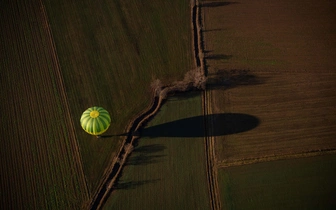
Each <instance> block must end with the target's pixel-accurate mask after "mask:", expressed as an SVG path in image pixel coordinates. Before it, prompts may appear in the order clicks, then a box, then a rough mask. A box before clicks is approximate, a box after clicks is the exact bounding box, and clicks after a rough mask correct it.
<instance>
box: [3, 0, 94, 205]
mask: <svg viewBox="0 0 336 210" xmlns="http://www.w3.org/2000/svg"><path fill="white" fill-rule="evenodd" d="M42 9H43V5H42V4H41V2H39V1H35V2H29V3H28V2H25V1H17V2H16V1H11V2H10V3H8V4H7V5H6V6H5V8H3V11H2V15H3V17H4V18H1V22H0V23H1V28H4V29H5V30H3V31H2V32H1V37H0V38H1V43H3V44H2V45H1V49H0V50H1V54H4V55H5V59H4V60H3V61H2V63H1V69H2V75H1V90H2V92H1V95H2V101H1V105H0V106H1V115H2V122H3V123H2V124H3V126H1V130H0V131H1V135H2V139H3V140H2V141H3V149H2V150H1V192H2V196H1V202H0V206H1V207H3V208H5V209H8V208H11V209H22V208H29V209H47V208H54V209H60V208H78V207H79V206H81V205H82V203H83V202H85V201H86V200H87V199H88V197H87V196H88V195H87V193H86V183H85V180H84V177H83V173H82V170H81V161H80V158H79V157H78V155H77V156H76V153H77V154H78V151H76V149H77V148H76V139H75V138H74V137H73V136H72V135H71V133H70V132H69V126H71V124H70V120H71V119H69V117H68V115H67V111H66V109H67V108H66V103H65V101H64V98H62V96H61V94H62V91H63V90H62V87H61V86H60V81H59V79H61V78H60V77H59V75H57V71H58V69H57V68H58V66H57V60H55V57H54V56H53V53H54V50H53V46H52V43H51V42H50V37H49V36H50V34H49V33H48V28H47V27H48V25H47V24H46V17H45V16H44V14H43V10H42Z"/></svg>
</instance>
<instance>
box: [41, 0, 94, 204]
mask: <svg viewBox="0 0 336 210" xmlns="http://www.w3.org/2000/svg"><path fill="white" fill-rule="evenodd" d="M39 2H40V8H41V11H42V14H43V17H44V20H43V22H44V28H45V29H46V31H47V34H48V40H49V42H50V46H52V47H51V48H52V51H51V52H50V54H51V55H52V57H53V60H54V62H55V63H54V66H55V69H56V71H55V76H56V82H57V85H58V87H59V88H60V90H61V91H60V92H59V94H60V99H61V103H62V104H63V108H64V112H65V114H66V116H67V117H65V119H67V120H66V123H67V126H66V127H67V128H68V130H69V135H70V141H69V142H70V143H71V148H72V151H73V152H74V154H73V157H74V159H75V160H76V162H77V164H76V165H77V166H78V169H77V171H81V173H80V174H79V175H78V176H80V178H81V180H82V183H83V185H85V188H84V190H85V195H86V199H89V191H88V187H87V183H86V180H85V176H84V170H83V163H82V160H81V155H80V152H79V146H78V140H77V138H76V135H75V128H74V127H75V126H74V124H73V122H74V121H73V119H72V117H71V114H70V108H69V104H68V97H67V95H66V90H65V86H64V82H63V76H62V72H61V67H60V62H59V59H58V56H57V51H56V46H55V43H54V38H53V35H52V31H51V28H50V25H49V20H48V15H47V12H46V8H45V6H44V4H43V2H42V0H39Z"/></svg>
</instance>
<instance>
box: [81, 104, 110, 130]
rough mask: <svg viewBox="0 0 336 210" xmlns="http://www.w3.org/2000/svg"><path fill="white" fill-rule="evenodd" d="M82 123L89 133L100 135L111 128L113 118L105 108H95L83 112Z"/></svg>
mask: <svg viewBox="0 0 336 210" xmlns="http://www.w3.org/2000/svg"><path fill="white" fill-rule="evenodd" d="M80 123H81V126H82V128H83V129H84V130H85V131H86V132H87V133H89V134H91V135H100V134H102V133H104V132H105V131H106V130H107V129H108V128H109V126H110V123H111V117H110V115H109V113H108V111H106V110H105V109H104V108H102V107H99V106H94V107H91V108H88V109H87V110H85V111H84V112H83V114H82V117H81V119H80Z"/></svg>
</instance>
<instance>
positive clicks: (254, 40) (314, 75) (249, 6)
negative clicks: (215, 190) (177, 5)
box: [202, 0, 336, 163]
mask: <svg viewBox="0 0 336 210" xmlns="http://www.w3.org/2000/svg"><path fill="white" fill-rule="evenodd" d="M335 9H336V3H335V2H333V1H328V0H322V1H313V0H300V1H289V0H280V1H268V0H256V1H247V0H241V1H237V2H224V1H203V2H202V12H203V14H202V19H203V24H204V25H203V33H202V34H203V37H204V52H205V61H206V65H207V71H208V76H209V78H210V79H209V83H210V84H209V85H208V89H209V90H208V92H209V93H208V95H209V96H210V99H209V100H210V101H211V102H210V103H208V104H211V105H210V107H209V109H210V110H211V111H210V113H240V114H248V115H249V116H251V117H253V119H256V120H255V121H251V120H249V119H240V118H239V117H237V118H233V119H228V120H226V121H225V120H224V121H223V120H222V121H220V120H217V119H212V121H213V122H212V124H213V125H214V127H213V130H214V131H213V132H214V133H216V132H217V131H219V130H221V129H227V127H230V128H231V130H228V131H227V132H226V134H225V135H221V136H215V146H216V157H217V159H218V161H221V163H223V162H224V163H230V162H235V161H237V160H244V159H255V158H259V159H260V158H263V157H270V156H279V155H280V156H281V155H289V154H300V153H307V152H311V151H320V150H327V151H328V150H333V149H335V148H336V141H335V136H336V124H335V123H334V122H336V106H335V105H336V94H335V93H336V88H335V84H336V63H335V62H334V55H335V54H336V13H335ZM211 78H212V79H211ZM237 116H239V115H237ZM243 131H244V132H243ZM217 133H218V132H217Z"/></svg>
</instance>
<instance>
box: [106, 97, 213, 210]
mask: <svg viewBox="0 0 336 210" xmlns="http://www.w3.org/2000/svg"><path fill="white" fill-rule="evenodd" d="M190 117H197V119H198V120H196V121H195V122H194V123H193V124H192V125H190V124H184V125H183V123H181V121H182V122H183V121H184V122H186V119H188V118H190ZM202 119H203V117H202V104H201V97H200V94H199V93H193V94H185V95H181V97H172V98H169V99H168V101H167V102H166V103H165V104H164V105H163V106H162V108H161V109H160V111H159V113H158V114H157V115H156V116H155V117H154V119H153V120H152V121H150V122H149V124H148V125H147V126H146V128H144V130H143V131H142V134H143V135H144V137H142V138H140V139H139V141H138V145H137V147H135V148H134V150H133V153H132V154H131V156H130V157H129V159H128V161H127V163H126V166H125V168H124V170H123V172H122V176H121V178H120V180H119V181H118V184H117V185H116V190H114V192H112V194H111V196H110V198H109V200H108V201H107V203H106V205H105V206H104V209H153V210H154V209H167V210H168V209H202V210H203V209H209V208H210V206H209V205H210V201H209V195H208V193H209V191H208V184H207V175H206V166H205V163H206V160H205V158H206V157H205V150H204V137H202V134H201V133H202V132H203V131H202V130H201V131H196V133H199V134H200V137H192V138H189V137H188V136H194V134H193V133H192V132H190V131H195V130H194V129H192V128H202V126H203V121H202ZM188 126H193V127H192V128H190V129H189V128H188ZM181 128H182V129H181ZM164 130H169V131H170V132H169V136H170V137H164V136H167V133H166V135H164V134H163V136H158V134H160V133H162V131H164ZM174 130H175V131H174ZM163 133H164V132H163ZM146 136H147V137H146ZM183 136H184V137H183Z"/></svg>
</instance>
